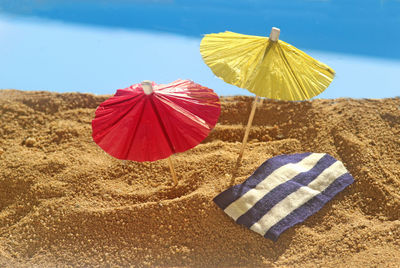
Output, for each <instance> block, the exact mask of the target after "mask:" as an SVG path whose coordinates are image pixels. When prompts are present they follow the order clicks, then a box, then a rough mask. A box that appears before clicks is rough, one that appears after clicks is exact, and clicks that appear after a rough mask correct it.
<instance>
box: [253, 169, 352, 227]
mask: <svg viewBox="0 0 400 268" xmlns="http://www.w3.org/2000/svg"><path fill="white" fill-rule="evenodd" d="M345 173H347V170H346V168H345V167H344V166H343V164H342V163H341V162H340V161H337V162H335V163H334V164H332V165H331V166H330V167H329V168H327V169H325V170H324V171H323V172H322V173H321V174H320V175H319V176H318V177H317V178H316V179H315V180H313V181H312V182H311V183H310V184H309V185H307V186H303V187H300V188H299V189H298V190H297V191H296V192H294V193H292V194H290V195H288V196H287V197H286V198H285V199H283V200H282V201H281V202H279V203H278V204H276V205H275V206H274V207H273V208H272V209H271V210H270V211H268V213H267V214H265V215H264V216H263V217H262V218H261V219H260V220H259V221H258V222H256V223H254V224H253V225H252V226H251V227H250V229H251V230H253V231H255V232H257V233H259V234H261V235H265V234H266V233H267V232H268V230H269V229H270V228H271V227H272V226H274V225H275V224H277V223H278V222H279V221H281V220H282V219H283V218H285V217H286V216H287V215H289V214H290V213H291V212H292V211H294V210H295V209H297V208H299V207H301V206H302V205H304V204H305V203H306V202H307V201H309V200H310V199H311V198H313V197H314V196H316V195H318V194H320V193H321V192H322V191H324V190H325V189H326V188H328V186H329V185H331V183H332V182H334V181H335V180H336V179H337V178H338V177H340V176H342V175H343V174H345Z"/></svg>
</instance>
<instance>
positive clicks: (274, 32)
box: [269, 27, 281, 42]
mask: <svg viewBox="0 0 400 268" xmlns="http://www.w3.org/2000/svg"><path fill="white" fill-rule="evenodd" d="M280 33H281V30H280V29H279V28H276V27H272V29H271V33H270V34H269V40H271V41H274V42H276V41H278V40H279V34H280Z"/></svg>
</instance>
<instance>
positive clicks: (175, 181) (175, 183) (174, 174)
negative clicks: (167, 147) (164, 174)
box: [168, 156, 178, 186]
mask: <svg viewBox="0 0 400 268" xmlns="http://www.w3.org/2000/svg"><path fill="white" fill-rule="evenodd" d="M171 158H172V156H170V157H168V164H169V169H170V170H171V175H172V179H173V180H174V185H175V186H176V185H178V179H177V178H176V173H175V169H174V163H172V159H171Z"/></svg>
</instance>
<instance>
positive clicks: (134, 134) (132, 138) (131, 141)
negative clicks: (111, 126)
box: [128, 104, 146, 153]
mask: <svg viewBox="0 0 400 268" xmlns="http://www.w3.org/2000/svg"><path fill="white" fill-rule="evenodd" d="M145 107H146V105H145V104H143V107H142V111H141V112H140V114H143V111H144V108H145ZM132 109H133V107H132V108H131V109H130V110H132ZM142 118H143V117H142V116H141V117H139V121H138V123H137V125H136V128H135V132H133V135H132V136H131V140H130V141H129V146H128V148H129V149H128V153H129V151H130V150H131V148H132V143H133V141H134V140H135V137H136V133H137V132H138V129H139V125H140V122H141V121H142Z"/></svg>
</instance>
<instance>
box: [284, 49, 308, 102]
mask: <svg viewBox="0 0 400 268" xmlns="http://www.w3.org/2000/svg"><path fill="white" fill-rule="evenodd" d="M278 51H279V54H281V56H282V59H283V62H284V63H285V66H286V67H287V69H288V70H289V72H290V74H291V75H292V77H293V78H294V80H295V81H296V83H297V85H298V86H299V88H300V89H301V91H302V92H303V96H305V97H308V94H306V90H305V89H304V88H303V86H302V85H301V83H300V82H299V80H298V79H297V76H296V74H295V72H294V71H293V69H292V67H291V66H290V64H289V62H288V60H287V58H286V55H285V53H282V48H281V47H280V46H279V49H278Z"/></svg>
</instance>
